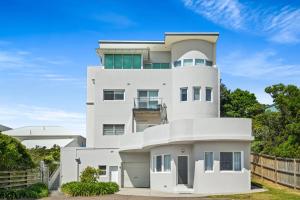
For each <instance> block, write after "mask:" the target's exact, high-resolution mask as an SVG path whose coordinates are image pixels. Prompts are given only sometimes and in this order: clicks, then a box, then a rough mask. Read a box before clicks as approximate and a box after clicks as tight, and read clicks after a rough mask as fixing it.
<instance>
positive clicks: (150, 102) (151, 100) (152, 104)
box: [137, 90, 160, 109]
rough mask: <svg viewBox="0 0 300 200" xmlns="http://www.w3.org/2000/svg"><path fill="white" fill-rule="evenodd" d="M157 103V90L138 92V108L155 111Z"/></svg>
mask: <svg viewBox="0 0 300 200" xmlns="http://www.w3.org/2000/svg"><path fill="white" fill-rule="evenodd" d="M159 103H160V102H159V99H158V90H138V99H137V105H138V108H147V109H157V108H158V106H159Z"/></svg>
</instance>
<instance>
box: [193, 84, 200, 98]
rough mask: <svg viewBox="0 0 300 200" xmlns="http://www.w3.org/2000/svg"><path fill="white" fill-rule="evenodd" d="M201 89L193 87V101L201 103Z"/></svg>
mask: <svg viewBox="0 0 300 200" xmlns="http://www.w3.org/2000/svg"><path fill="white" fill-rule="evenodd" d="M200 94H201V93H200V87H193V100H194V101H200Z"/></svg>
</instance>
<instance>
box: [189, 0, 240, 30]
mask: <svg viewBox="0 0 300 200" xmlns="http://www.w3.org/2000/svg"><path fill="white" fill-rule="evenodd" d="M183 2H184V5H185V6H186V7H187V8H189V9H191V10H193V11H194V12H196V13H198V14H200V15H202V16H204V17H205V18H207V19H208V20H211V21H213V22H214V23H216V24H221V25H223V26H225V27H228V28H233V29H241V28H242V26H243V18H242V16H241V11H242V5H241V4H240V3H239V2H238V0H210V1H198V0H197V1H195V0H184V1H183Z"/></svg>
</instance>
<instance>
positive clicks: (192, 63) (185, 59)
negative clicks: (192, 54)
mask: <svg viewBox="0 0 300 200" xmlns="http://www.w3.org/2000/svg"><path fill="white" fill-rule="evenodd" d="M187 60H192V62H191V63H190V65H184V61H187ZM194 60H195V59H194V58H184V59H183V63H182V66H183V67H191V66H193V65H194Z"/></svg>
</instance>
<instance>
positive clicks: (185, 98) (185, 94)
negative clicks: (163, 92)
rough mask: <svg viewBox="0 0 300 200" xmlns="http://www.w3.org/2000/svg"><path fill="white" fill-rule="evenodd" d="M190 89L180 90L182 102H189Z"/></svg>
mask: <svg viewBox="0 0 300 200" xmlns="http://www.w3.org/2000/svg"><path fill="white" fill-rule="evenodd" d="M187 90H188V88H180V101H187Z"/></svg>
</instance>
